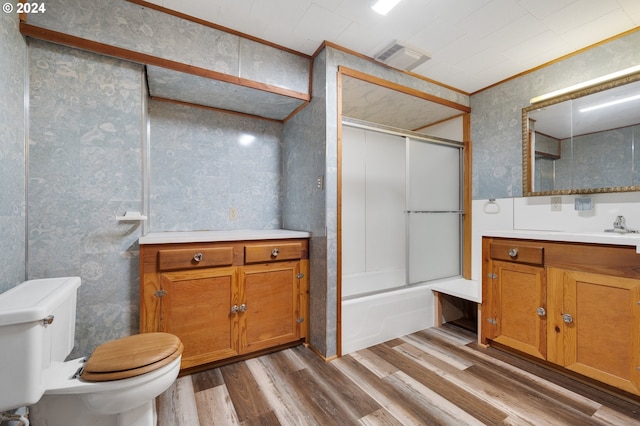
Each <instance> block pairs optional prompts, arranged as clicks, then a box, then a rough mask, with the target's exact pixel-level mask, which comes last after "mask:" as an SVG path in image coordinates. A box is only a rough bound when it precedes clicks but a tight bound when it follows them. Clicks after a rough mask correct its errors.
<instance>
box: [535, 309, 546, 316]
mask: <svg viewBox="0 0 640 426" xmlns="http://www.w3.org/2000/svg"><path fill="white" fill-rule="evenodd" d="M536 313H537V314H538V315H540V316H541V317H543V316H545V315H547V311H546V309H544V308H543V307H542V306H540V307H539V308H538V309H536Z"/></svg>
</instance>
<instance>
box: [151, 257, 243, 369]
mask: <svg viewBox="0 0 640 426" xmlns="http://www.w3.org/2000/svg"><path fill="white" fill-rule="evenodd" d="M236 284H237V283H236V268H233V267H231V268H215V269H209V270H195V271H184V272H172V273H164V274H162V275H161V285H162V289H163V290H165V291H166V294H165V295H164V296H163V297H162V300H161V309H160V314H161V319H160V327H161V331H166V332H167V333H173V334H175V335H176V336H178V337H179V338H180V340H182V343H183V345H184V352H183V354H182V363H181V368H183V369H184V368H189V367H193V366H195V365H200V364H204V363H207V362H211V361H215V360H218V359H222V358H227V357H231V356H235V355H238V339H237V334H238V333H237V326H238V316H237V315H236V314H232V313H231V306H233V305H234V304H237V290H236V288H237V285H236Z"/></svg>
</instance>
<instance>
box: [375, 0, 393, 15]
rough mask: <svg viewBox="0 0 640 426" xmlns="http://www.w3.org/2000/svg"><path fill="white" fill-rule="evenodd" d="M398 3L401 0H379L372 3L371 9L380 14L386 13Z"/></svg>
mask: <svg viewBox="0 0 640 426" xmlns="http://www.w3.org/2000/svg"><path fill="white" fill-rule="evenodd" d="M398 3H400V0H378V1H376V2H374V3H373V4H372V5H371V9H373V10H375V11H376V12H378V13H379V14H380V15H386V14H387V13H389V11H390V10H391V9H393V8H394V7H396V5H397V4H398Z"/></svg>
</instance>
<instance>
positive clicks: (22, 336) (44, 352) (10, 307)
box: [0, 277, 80, 411]
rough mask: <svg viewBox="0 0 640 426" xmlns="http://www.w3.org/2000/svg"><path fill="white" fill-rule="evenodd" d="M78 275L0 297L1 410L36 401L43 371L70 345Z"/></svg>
mask: <svg viewBox="0 0 640 426" xmlns="http://www.w3.org/2000/svg"><path fill="white" fill-rule="evenodd" d="M78 287H80V278H79V277H65V278H47V279H39V280H30V281H25V282H23V283H22V284H19V285H17V286H16V287H14V288H12V289H10V290H8V291H6V292H4V293H2V294H0V411H6V410H12V409H15V408H18V407H22V406H26V405H32V404H34V403H36V402H37V401H38V400H39V399H40V398H41V397H42V394H43V393H44V391H45V388H44V380H43V373H44V371H45V370H46V369H47V368H49V366H50V365H51V363H52V362H63V361H64V359H65V358H66V357H67V355H69V353H70V352H71V350H72V349H73V345H74V337H75V323H76V301H77V290H78Z"/></svg>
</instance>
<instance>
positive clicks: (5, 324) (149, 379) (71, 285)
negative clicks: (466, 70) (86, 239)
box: [0, 277, 183, 426]
mask: <svg viewBox="0 0 640 426" xmlns="http://www.w3.org/2000/svg"><path fill="white" fill-rule="evenodd" d="M79 286H80V279H79V278H77V277H70V278H55V279H45V280H31V281H26V282H24V283H22V284H20V285H18V286H16V287H14V288H13V289H11V290H9V291H7V292H5V293H2V294H0V347H2V348H12V349H13V350H11V351H7V352H5V354H6V356H5V354H3V357H2V362H1V363H0V411H6V410H12V409H15V408H18V407H22V406H30V414H29V419H30V421H31V422H32V424H34V425H39V426H80V425H82V426H87V425H89V426H116V425H127V426H154V425H155V424H156V419H157V416H156V409H155V398H156V397H157V396H158V395H160V394H161V393H162V392H164V391H165V390H166V389H168V388H169V387H170V386H171V384H172V383H173V382H174V381H175V379H176V377H177V376H178V373H179V371H180V361H181V358H182V350H183V346H182V343H181V342H180V340H179V339H178V338H177V337H176V336H174V335H172V334H168V333H144V334H138V335H133V336H128V337H123V338H121V339H116V340H112V341H110V342H107V343H104V344H102V345H100V346H98V347H97V348H96V350H95V351H94V352H93V354H92V355H91V356H90V357H89V358H88V359H85V358H78V359H74V360H71V361H64V359H65V357H66V356H67V355H68V354H69V353H70V352H71V349H72V348H73V340H74V339H73V333H74V332H75V308H76V293H77V288H78V287H79ZM3 352H4V351H3Z"/></svg>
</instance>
